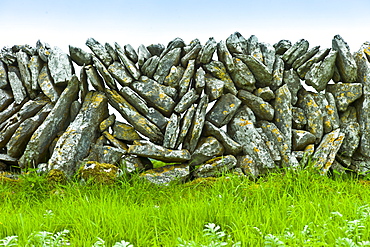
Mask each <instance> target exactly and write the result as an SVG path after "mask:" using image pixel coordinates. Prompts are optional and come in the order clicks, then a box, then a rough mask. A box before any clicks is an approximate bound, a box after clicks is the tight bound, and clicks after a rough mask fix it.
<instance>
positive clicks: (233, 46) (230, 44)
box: [226, 32, 248, 55]
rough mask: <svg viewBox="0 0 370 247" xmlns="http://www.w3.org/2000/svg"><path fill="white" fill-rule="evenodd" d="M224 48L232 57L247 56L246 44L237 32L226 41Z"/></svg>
mask: <svg viewBox="0 0 370 247" xmlns="http://www.w3.org/2000/svg"><path fill="white" fill-rule="evenodd" d="M226 46H227V49H228V50H229V51H230V52H231V54H233V55H235V54H247V52H248V42H247V40H246V39H245V38H244V37H243V36H242V35H241V34H240V33H239V32H235V33H233V34H231V35H230V36H229V37H228V38H227V39H226Z"/></svg>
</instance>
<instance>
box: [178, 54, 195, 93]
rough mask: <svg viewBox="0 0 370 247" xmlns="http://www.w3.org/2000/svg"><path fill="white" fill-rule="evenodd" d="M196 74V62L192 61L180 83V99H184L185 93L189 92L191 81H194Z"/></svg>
mask: <svg viewBox="0 0 370 247" xmlns="http://www.w3.org/2000/svg"><path fill="white" fill-rule="evenodd" d="M194 72H195V60H190V61H189V63H188V66H187V67H186V70H185V72H184V74H183V76H182V78H181V80H180V82H179V95H178V96H179V98H182V97H183V96H184V95H185V93H186V92H187V91H188V90H189V87H190V83H191V80H192V79H193V76H194Z"/></svg>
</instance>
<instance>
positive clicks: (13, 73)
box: [8, 66, 27, 104]
mask: <svg viewBox="0 0 370 247" xmlns="http://www.w3.org/2000/svg"><path fill="white" fill-rule="evenodd" d="M8 78H9V84H10V87H11V89H12V92H13V97H14V101H15V102H16V103H17V104H20V103H21V102H22V101H23V100H24V99H25V98H26V97H27V91H26V88H25V87H24V86H23V83H22V81H21V74H20V73H19V69H18V68H17V67H14V66H8Z"/></svg>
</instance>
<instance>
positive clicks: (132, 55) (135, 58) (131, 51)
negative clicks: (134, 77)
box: [115, 44, 139, 63]
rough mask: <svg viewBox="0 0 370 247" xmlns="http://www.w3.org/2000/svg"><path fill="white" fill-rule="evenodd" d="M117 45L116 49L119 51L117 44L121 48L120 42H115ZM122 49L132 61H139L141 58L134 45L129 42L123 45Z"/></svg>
mask: <svg viewBox="0 0 370 247" xmlns="http://www.w3.org/2000/svg"><path fill="white" fill-rule="evenodd" d="M115 46H116V51H117V53H118V49H117V46H118V47H119V49H121V47H120V46H119V45H118V44H115ZM121 51H122V52H123V54H124V55H126V56H127V57H128V58H129V59H130V60H131V61H132V62H134V63H137V61H138V60H139V56H138V55H137V53H136V51H135V49H134V48H133V47H132V45H130V44H127V45H125V46H124V47H123V49H121Z"/></svg>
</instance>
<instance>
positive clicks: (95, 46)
mask: <svg viewBox="0 0 370 247" xmlns="http://www.w3.org/2000/svg"><path fill="white" fill-rule="evenodd" d="M86 45H87V46H88V47H89V48H90V49H91V51H92V52H93V53H94V54H95V55H96V56H97V57H98V58H99V59H100V61H102V63H103V64H104V65H105V66H106V67H108V66H109V65H110V64H111V63H112V62H113V59H112V57H111V56H110V55H109V53H108V51H107V49H105V47H104V46H103V45H102V44H100V43H99V42H98V41H96V40H95V39H93V38H89V39H87V40H86Z"/></svg>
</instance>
